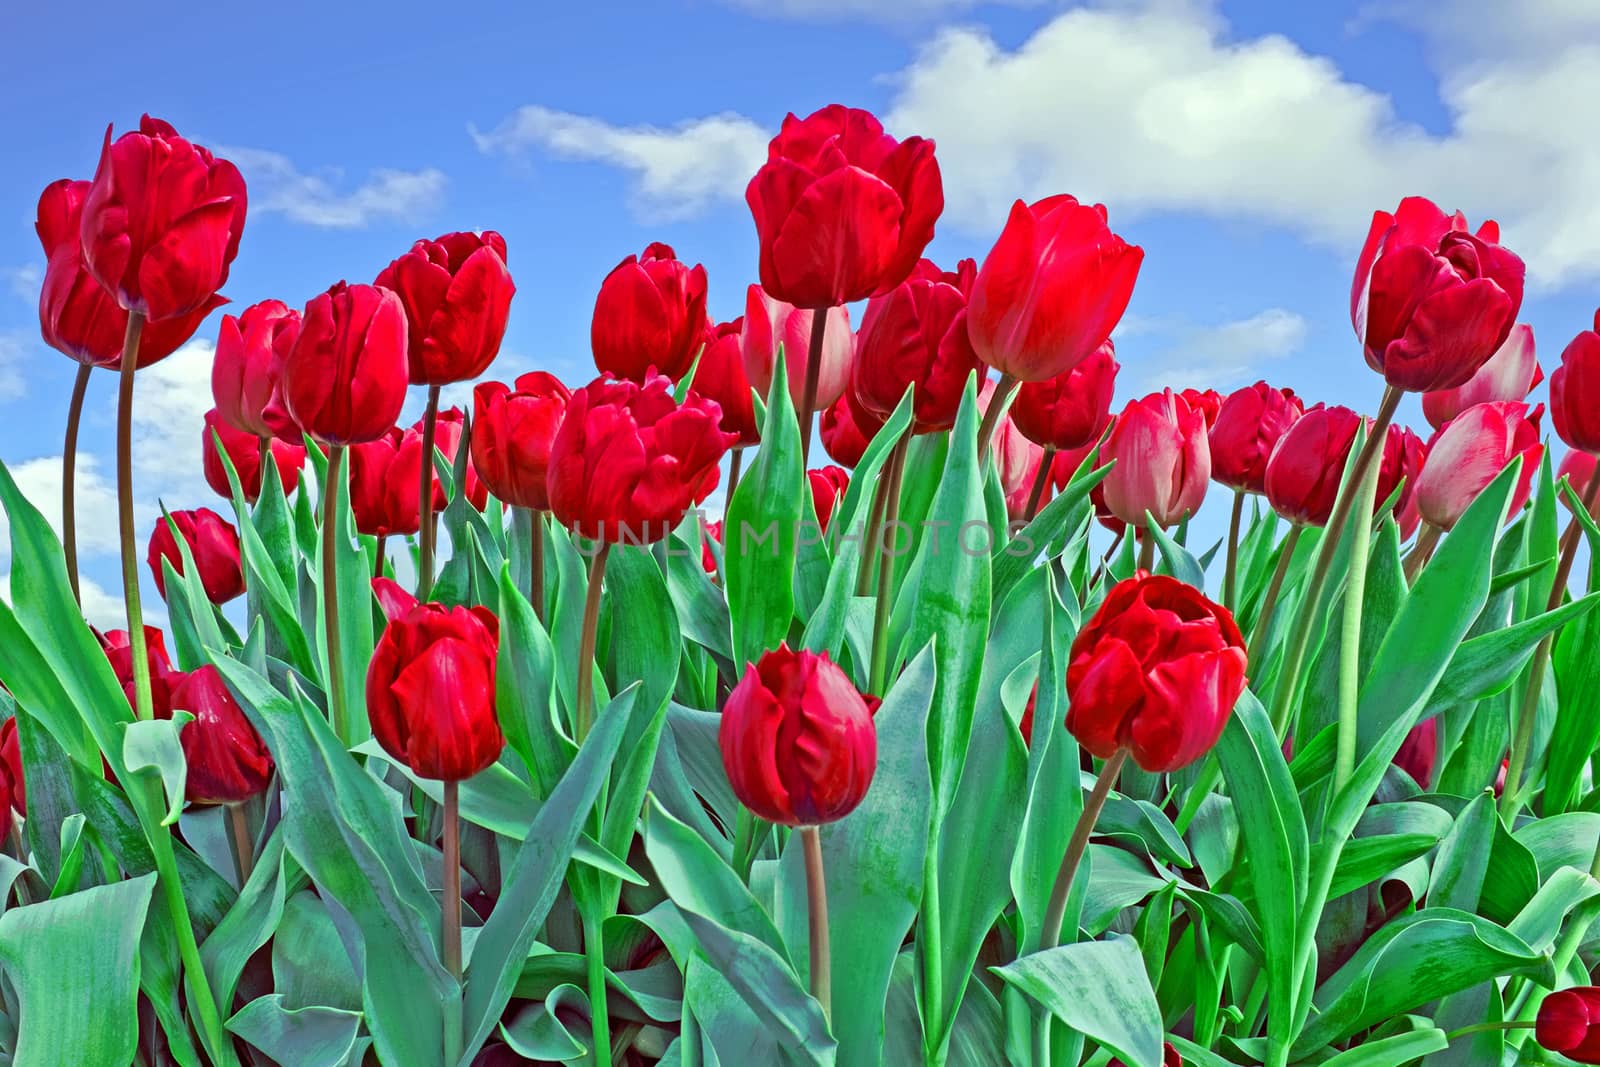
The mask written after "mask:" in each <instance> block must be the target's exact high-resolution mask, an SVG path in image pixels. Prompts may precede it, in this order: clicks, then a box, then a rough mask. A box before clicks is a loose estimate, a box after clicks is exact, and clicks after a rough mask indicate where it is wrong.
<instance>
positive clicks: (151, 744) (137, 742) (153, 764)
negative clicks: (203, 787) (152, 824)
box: [122, 711, 194, 826]
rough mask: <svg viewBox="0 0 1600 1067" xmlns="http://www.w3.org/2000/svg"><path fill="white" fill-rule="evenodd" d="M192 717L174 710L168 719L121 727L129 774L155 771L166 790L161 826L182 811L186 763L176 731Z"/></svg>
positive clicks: (123, 752)
mask: <svg viewBox="0 0 1600 1067" xmlns="http://www.w3.org/2000/svg"><path fill="white" fill-rule="evenodd" d="M193 721H194V716H193V715H192V714H190V713H189V712H187V711H174V712H173V713H172V717H171V718H170V719H149V720H146V721H144V722H130V723H128V724H127V725H126V726H124V727H123V736H122V760H123V765H124V766H126V767H127V768H128V773H129V774H143V773H146V772H150V771H154V772H155V773H156V775H157V776H158V777H159V778H160V780H161V785H162V788H164V789H165V790H166V793H167V814H166V817H165V818H164V819H162V820H161V825H162V826H172V825H173V824H175V823H176V822H177V821H178V816H179V815H181V814H182V813H183V787H184V781H185V780H186V779H187V778H188V774H189V765H188V763H187V762H186V761H185V760H184V757H183V745H182V744H180V743H179V740H178V735H179V734H180V733H182V732H183V728H184V727H185V726H187V725H188V724H189V723H191V722H193Z"/></svg>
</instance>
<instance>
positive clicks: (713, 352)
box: [694, 315, 848, 448]
mask: <svg viewBox="0 0 1600 1067" xmlns="http://www.w3.org/2000/svg"><path fill="white" fill-rule="evenodd" d="M846 332H848V327H846ZM802 373H803V372H802ZM769 384H770V383H769ZM694 391H695V392H697V393H699V394H700V395H701V396H703V397H705V398H706V399H707V400H715V401H716V402H717V406H718V407H719V408H721V409H722V421H721V422H719V423H718V425H719V426H721V427H722V429H723V430H724V431H726V432H727V433H731V434H735V435H737V436H738V438H739V439H738V440H737V441H735V442H734V447H735V448H748V447H749V446H751V445H753V444H756V443H758V442H759V441H760V440H761V427H760V426H757V425H756V406H755V401H754V400H752V399H751V396H750V379H749V377H748V376H747V375H746V374H745V371H744V316H742V315H741V316H739V317H738V318H736V319H734V320H733V321H732V322H724V323H722V324H721V325H718V326H710V327H707V329H706V339H705V349H704V350H703V351H702V352H701V353H700V365H699V367H698V368H697V369H696V370H695V372H694Z"/></svg>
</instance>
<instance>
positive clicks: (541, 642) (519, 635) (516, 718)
mask: <svg viewBox="0 0 1600 1067" xmlns="http://www.w3.org/2000/svg"><path fill="white" fill-rule="evenodd" d="M498 614H499V618H500V649H499V653H498V656H497V659H496V670H495V708H496V710H497V712H498V713H499V719H500V725H501V727H502V728H504V730H505V734H506V742H507V744H509V745H510V746H511V748H512V750H513V751H515V752H516V753H517V755H519V756H521V757H522V761H523V764H524V765H525V766H526V767H527V768H528V773H529V774H531V775H533V780H534V783H535V784H536V786H537V788H538V791H539V795H540V796H549V795H550V793H551V791H552V790H553V789H555V786H556V782H557V781H558V780H559V779H560V777H561V772H562V771H564V770H565V769H566V767H567V764H568V763H570V762H571V760H572V753H573V752H574V751H575V746H574V745H573V744H572V741H571V739H570V738H568V737H567V736H566V734H565V733H563V732H562V730H561V728H560V726H559V725H558V723H557V721H556V716H555V674H556V671H555V654H554V652H553V650H552V649H551V647H550V638H549V636H548V635H547V634H546V632H545V629H544V627H543V626H541V625H540V624H539V619H538V617H537V616H535V615H534V613H533V607H532V606H531V605H530V604H529V603H528V600H527V598H526V597H524V596H523V595H522V594H521V593H520V592H518V591H517V589H516V586H515V585H514V584H513V583H512V580H511V572H510V570H509V569H507V570H502V571H501V572H500V611H499V613H498Z"/></svg>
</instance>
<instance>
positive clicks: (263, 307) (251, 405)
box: [211, 300, 301, 444]
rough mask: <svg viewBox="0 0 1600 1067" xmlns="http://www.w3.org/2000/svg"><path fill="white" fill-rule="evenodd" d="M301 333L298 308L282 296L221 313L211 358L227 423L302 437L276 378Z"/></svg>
mask: <svg viewBox="0 0 1600 1067" xmlns="http://www.w3.org/2000/svg"><path fill="white" fill-rule="evenodd" d="M299 336H300V313H299V312H298V311H295V310H294V309H293V308H291V307H289V306H288V305H286V304H285V303H284V302H283V301H281V300H263V301H261V303H259V304H252V305H251V306H250V307H247V308H245V309H244V311H242V312H240V313H239V314H238V315H237V316H235V315H224V316H222V332H221V333H220V334H219V335H218V337H217V355H216V358H215V360H213V361H212V364H211V396H212V398H213V399H214V400H216V402H217V407H216V410H217V413H218V414H219V415H221V416H222V418H223V419H224V420H226V421H227V422H228V423H229V425H231V426H233V427H234V428H235V429H238V430H243V431H245V432H246V433H249V434H252V435H254V436H256V437H281V438H283V439H284V440H285V441H288V442H290V443H291V444H299V443H300V441H301V436H300V427H298V426H296V425H295V423H294V420H293V419H291V418H289V413H288V412H287V411H286V410H284V406H283V394H282V392H281V391H280V389H279V384H278V379H279V376H280V374H281V373H282V370H283V361H284V359H285V358H286V357H287V356H288V354H289V350H290V349H292V348H293V347H294V342H295V338H297V337H299Z"/></svg>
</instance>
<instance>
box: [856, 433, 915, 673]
mask: <svg viewBox="0 0 1600 1067" xmlns="http://www.w3.org/2000/svg"><path fill="white" fill-rule="evenodd" d="M910 442H911V437H910V435H909V434H906V435H902V436H901V438H900V440H898V441H896V442H895V444H894V451H893V452H892V453H890V454H889V467H890V470H889V491H888V495H887V496H886V497H885V498H884V504H883V522H882V524H881V525H882V531H881V533H880V534H879V560H878V597H877V603H876V604H875V605H874V606H873V612H872V671H871V674H870V676H869V679H868V682H867V692H869V693H871V694H872V695H873V696H876V697H882V696H883V694H884V690H885V689H886V688H888V685H889V609H890V608H891V607H892V606H893V604H894V554H895V552H896V551H897V545H896V542H897V541H898V540H899V539H898V538H897V537H896V536H895V535H896V532H897V531H896V529H895V527H896V526H897V525H898V523H899V520H900V486H901V483H902V481H903V480H904V479H903V475H904V474H905V467H906V449H907V447H908V446H909V444H910Z"/></svg>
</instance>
